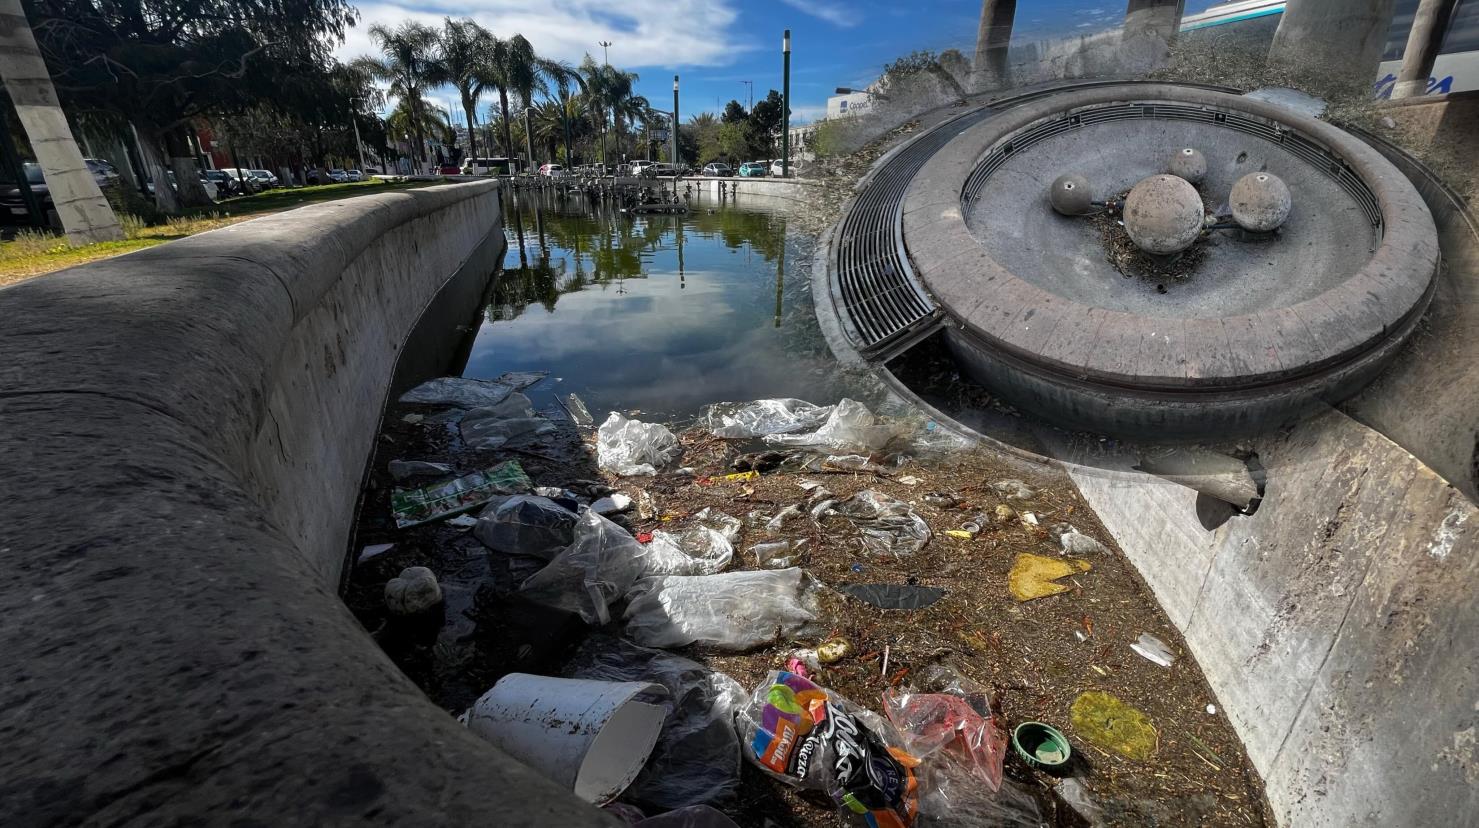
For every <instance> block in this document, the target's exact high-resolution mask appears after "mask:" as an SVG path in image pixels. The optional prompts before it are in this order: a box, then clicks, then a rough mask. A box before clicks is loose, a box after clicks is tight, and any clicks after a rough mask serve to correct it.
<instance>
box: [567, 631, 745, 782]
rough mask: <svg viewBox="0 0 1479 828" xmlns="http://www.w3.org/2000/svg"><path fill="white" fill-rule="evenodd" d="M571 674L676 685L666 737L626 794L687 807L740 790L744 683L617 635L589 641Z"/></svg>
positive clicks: (575, 658) (572, 661)
mask: <svg viewBox="0 0 1479 828" xmlns="http://www.w3.org/2000/svg"><path fill="white" fill-rule="evenodd" d="M565 675H567V676H569V677H571V678H583V679H598V680H602V681H648V682H656V683H658V684H661V685H662V686H664V687H666V688H667V689H668V693H669V694H670V697H671V699H672V704H671V709H670V711H669V713H668V717H667V720H666V721H665V722H664V723H663V729H662V735H661V736H660V737H658V740H657V746H656V747H654V748H653V750H652V754H651V755H650V756H649V758H648V760H647V764H646V766H644V767H643V769H642V772H641V773H640V774H638V775H637V778H636V780H635V781H633V782H632V784H631V786H630V787H628V788H627V789H626V791H625V793H623V795H622V797H623V798H624V799H629V800H631V801H633V802H636V803H638V804H640V805H643V806H650V807H653V808H657V809H668V808H682V807H684V806H689V805H698V804H701V803H706V802H720V801H724V800H727V799H729V798H730V797H732V796H733V795H734V793H735V791H736V790H738V788H739V777H740V762H741V761H743V760H742V759H741V758H740V750H739V737H738V735H737V734H736V733H735V732H734V724H733V722H734V714H735V711H736V710H738V709H739V707H740V705H742V704H744V702H745V699H746V698H747V697H746V694H745V690H744V688H743V687H742V686H740V683H739V682H737V681H735V680H734V679H732V678H730V677H729V676H727V675H725V674H723V673H717V672H714V671H712V670H710V669H709V668H708V667H705V666H704V665H702V664H699V663H698V662H696V661H691V660H689V659H686V658H683V657H681V656H675V655H673V654H671V653H666V652H663V651H662V650H652V649H648V648H646V647H638V646H637V645H635V644H632V643H630V642H627V641H624V640H622V639H619V638H613V637H610V636H595V637H593V638H591V639H589V640H587V641H586V642H585V643H584V644H582V645H581V647H580V649H579V650H578V651H577V652H576V653H575V655H574V656H573V657H571V659H570V662H569V663H568V664H567V665H566V667H565Z"/></svg>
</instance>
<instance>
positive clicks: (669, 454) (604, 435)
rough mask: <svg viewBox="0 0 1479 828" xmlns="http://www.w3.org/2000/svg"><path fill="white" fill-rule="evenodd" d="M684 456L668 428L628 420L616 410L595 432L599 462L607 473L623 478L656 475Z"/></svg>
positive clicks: (676, 439)
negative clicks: (659, 470)
mask: <svg viewBox="0 0 1479 828" xmlns="http://www.w3.org/2000/svg"><path fill="white" fill-rule="evenodd" d="M681 456H683V447H682V446H681V445H679V443H678V438H677V437H676V436H675V435H674V434H673V432H671V431H669V430H668V429H667V427H666V426H663V425H661V424H658V423H644V422H642V421H641V420H629V419H627V418H626V417H623V416H621V415H620V414H618V413H616V412H615V411H613V412H611V415H610V416H609V417H607V418H606V421H605V422H603V423H601V427H600V428H599V429H597V430H596V460H597V463H598V464H599V465H600V467H601V469H602V470H604V471H608V472H611V473H612V474H618V475H621V476H623V477H630V476H633V475H651V474H657V470H658V469H660V468H662V467H664V466H666V465H669V464H670V463H673V462H674V461H676V460H677V459H678V458H679V457H681Z"/></svg>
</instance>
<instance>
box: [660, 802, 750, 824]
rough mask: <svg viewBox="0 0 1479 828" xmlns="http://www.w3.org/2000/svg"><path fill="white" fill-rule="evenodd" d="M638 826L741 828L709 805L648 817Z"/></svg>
mask: <svg viewBox="0 0 1479 828" xmlns="http://www.w3.org/2000/svg"><path fill="white" fill-rule="evenodd" d="M637 828H739V823H737V822H735V821H734V820H732V819H730V818H729V817H727V816H725V815H724V812H723V811H720V810H717V809H715V808H711V807H709V806H708V805H694V806H692V807H689V808H679V809H678V810H676V811H668V812H667V813H665V814H658V815H657V816H654V817H648V818H646V819H644V820H642V821H641V822H638V823H637Z"/></svg>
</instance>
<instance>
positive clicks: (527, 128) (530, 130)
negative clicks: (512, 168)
mask: <svg viewBox="0 0 1479 828" xmlns="http://www.w3.org/2000/svg"><path fill="white" fill-rule="evenodd" d="M529 109H530V107H529V104H528V103H525V104H524V152H527V153H529V169H531V170H532V169H534V122H533V120H532V119H530V117H529Z"/></svg>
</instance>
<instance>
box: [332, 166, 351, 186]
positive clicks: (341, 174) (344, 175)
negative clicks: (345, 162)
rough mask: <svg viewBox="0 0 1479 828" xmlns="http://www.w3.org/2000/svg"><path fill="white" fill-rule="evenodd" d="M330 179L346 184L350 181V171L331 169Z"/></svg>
mask: <svg viewBox="0 0 1479 828" xmlns="http://www.w3.org/2000/svg"><path fill="white" fill-rule="evenodd" d="M329 180H330V181H332V182H334V183H335V184H345V183H348V181H349V173H348V172H345V171H344V170H340V169H332V170H329Z"/></svg>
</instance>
